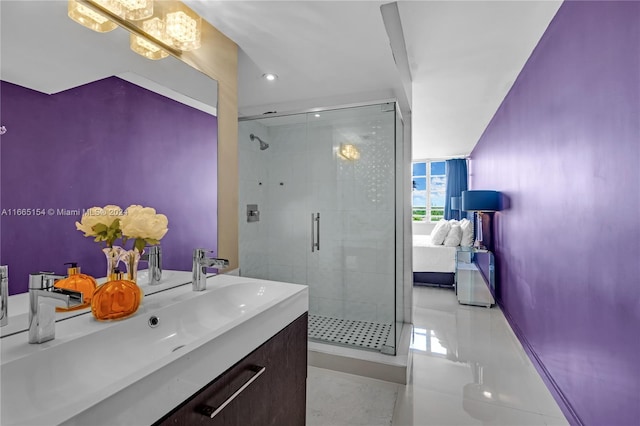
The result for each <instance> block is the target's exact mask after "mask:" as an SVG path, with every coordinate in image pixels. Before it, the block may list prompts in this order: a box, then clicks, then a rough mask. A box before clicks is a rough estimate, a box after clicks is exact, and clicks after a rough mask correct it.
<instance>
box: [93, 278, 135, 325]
mask: <svg viewBox="0 0 640 426" xmlns="http://www.w3.org/2000/svg"><path fill="white" fill-rule="evenodd" d="M143 295H144V293H143V292H142V289H141V288H140V287H138V286H137V285H136V283H134V282H133V281H129V280H126V279H124V278H122V272H120V271H119V270H118V269H115V270H114V272H113V274H111V275H110V276H109V281H107V282H106V283H104V284H102V285H101V286H99V287H98V288H97V289H96V291H95V292H94V293H93V298H92V299H91V313H93V316H94V317H95V318H96V319H97V320H99V321H107V320H115V319H123V318H126V317H128V316H131V315H133V314H134V313H135V312H136V311H137V310H138V307H139V306H140V302H141V301H142V297H143Z"/></svg>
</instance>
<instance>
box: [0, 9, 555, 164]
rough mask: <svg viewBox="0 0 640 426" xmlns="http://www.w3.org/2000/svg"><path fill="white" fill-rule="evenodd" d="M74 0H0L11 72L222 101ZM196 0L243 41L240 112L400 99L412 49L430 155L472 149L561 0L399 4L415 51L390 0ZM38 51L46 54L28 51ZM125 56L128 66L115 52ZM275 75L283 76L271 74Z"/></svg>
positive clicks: (418, 154) (418, 135) (47, 85)
mask: <svg viewBox="0 0 640 426" xmlns="http://www.w3.org/2000/svg"><path fill="white" fill-rule="evenodd" d="M66 3H67V2H66V0H64V1H62V0H54V1H17V0H15V1H7V0H2V1H1V2H0V15H1V19H2V26H1V30H2V34H1V35H2V40H1V41H2V50H1V51H0V65H1V74H0V77H2V79H4V80H7V81H10V82H13V83H16V84H20V85H23V86H26V87H31V88H34V89H36V90H40V91H42V92H45V93H55V92H57V91H60V90H64V89H67V88H69V87H75V86H77V85H80V84H84V83H87V82H89V81H93V80H96V79H99V78H104V77H107V76H109V75H122V76H125V77H126V76H130V77H132V76H133V75H135V74H142V75H145V76H146V77H145V78H143V79H142V81H144V80H145V79H147V80H151V81H152V82H155V83H158V84H155V86H158V87H161V86H165V87H169V88H170V89H171V90H170V91H169V93H168V94H167V95H169V96H170V94H171V92H174V94H175V92H178V93H181V94H184V95H186V96H187V97H189V98H193V99H195V100H196V102H195V103H196V104H197V103H199V102H200V103H202V104H205V105H206V104H208V105H215V99H216V92H215V90H212V89H210V88H211V84H210V83H211V82H210V81H209V80H207V78H206V77H204V76H202V75H201V74H200V73H198V72H196V71H194V70H192V69H190V68H189V67H187V66H185V65H184V64H181V63H180V62H179V61H177V60H174V59H173V58H167V59H164V60H162V61H148V60H146V59H144V58H142V57H140V56H138V55H136V54H135V53H133V52H131V51H130V50H129V49H128V34H127V32H126V31H124V30H122V29H117V30H115V31H113V32H111V33H108V34H98V33H94V32H92V31H90V30H87V29H85V28H83V27H81V26H80V25H78V24H75V23H74V22H72V21H71V20H69V19H68V18H67V17H66ZM185 3H187V4H188V5H190V6H191V7H192V8H194V10H196V11H197V12H199V13H200V14H201V15H202V16H203V17H204V18H205V19H206V20H207V21H209V22H210V23H211V24H213V25H214V26H216V27H217V28H218V29H220V31H222V32H223V33H224V34H226V35H227V36H228V37H230V38H231V39H232V40H234V41H235V42H236V43H237V44H238V45H239V46H240V49H241V50H240V52H239V71H238V73H239V76H238V77H239V89H238V90H239V93H238V96H239V113H240V115H241V116H250V115H258V114H262V113H264V112H267V111H278V112H287V111H301V110H308V109H311V108H313V107H327V106H338V105H345V104H353V103H359V102H369V101H377V100H386V99H390V98H394V97H398V98H400V97H401V96H400V95H399V94H400V93H401V91H402V90H403V86H402V82H401V77H400V73H399V72H398V68H397V67H396V64H395V62H394V53H395V56H396V57H397V58H398V59H399V60H401V58H402V57H403V56H406V55H408V59H409V68H410V71H411V75H412V84H411V85H410V87H411V90H412V93H410V94H408V96H407V98H409V99H412V104H411V109H412V125H413V129H412V130H413V133H412V139H413V157H414V158H415V159H427V158H445V157H452V156H462V155H468V154H469V153H470V152H471V150H472V149H473V147H474V146H475V144H476V142H477V141H478V139H479V138H480V136H481V134H482V132H483V131H484V129H485V128H486V126H487V124H488V123H489V120H490V119H491V117H493V114H494V113H495V111H496V110H497V108H498V107H499V105H500V103H501V102H502V100H503V99H504V96H505V95H506V93H507V92H508V90H509V89H510V87H511V85H512V84H513V82H514V80H515V79H516V77H517V75H518V73H519V72H520V70H521V69H522V67H523V65H524V63H525V62H526V60H527V58H528V57H529V56H530V54H531V52H532V50H533V49H534V47H535V45H536V44H537V42H538V40H539V39H540V37H541V36H542V34H543V33H544V31H545V29H546V28H547V26H548V24H549V22H550V20H551V19H552V18H553V16H554V15H555V13H556V11H557V9H558V7H559V6H560V4H561V1H560V0H551V1H542V0H537V1H516V0H512V1H484V0H476V1H451V0H447V1H444V0H443V1H426V0H425V1H399V2H398V10H399V14H400V19H401V24H402V29H403V34H404V39H405V43H406V52H398V51H396V52H393V51H392V49H391V47H390V41H389V38H388V36H387V33H386V30H385V23H384V22H383V19H382V14H381V12H380V6H382V5H383V4H385V3H388V2H385V1H372V0H364V1H268V0H264V1H216V0H185ZM16 13H20V14H21V15H20V16H18V15H16ZM26 23H29V24H28V25H27V24H26ZM34 29H38V31H35V30H34ZM39 31H43V33H40V32H39ZM20 43H21V44H22V45H21V44H20ZM87 46H91V48H88V47H87ZM394 46H395V44H394ZM35 48H39V49H40V53H39V54H37V55H34V54H26V53H25V52H28V51H31V50H30V49H35ZM121 55H125V57H126V60H125V61H124V62H123V63H120V62H119V60H116V59H115V58H117V57H119V56H121ZM176 67H177V68H176ZM174 68H176V69H175V70H174ZM266 72H273V73H276V74H278V76H279V78H278V80H276V81H275V82H267V81H265V80H263V79H262V78H261V76H262V74H264V73H266ZM131 80H132V81H133V80H136V78H131ZM138 80H140V79H138ZM137 83H138V84H142V83H141V82H140V81H137ZM151 85H152V86H153V84H151ZM203 87H206V89H203ZM149 88H151V87H149ZM212 95H213V96H212ZM205 98H206V99H205Z"/></svg>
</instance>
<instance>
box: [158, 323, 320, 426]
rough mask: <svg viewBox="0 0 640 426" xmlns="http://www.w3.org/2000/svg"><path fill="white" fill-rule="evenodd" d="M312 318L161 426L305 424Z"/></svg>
mask: <svg viewBox="0 0 640 426" xmlns="http://www.w3.org/2000/svg"><path fill="white" fill-rule="evenodd" d="M307 317H308V315H307V314H306V313H305V314H304V315H302V316H300V317H299V318H298V319H296V320H295V321H293V322H292V323H291V324H289V325H288V326H287V327H285V328H284V329H283V330H282V331H280V332H279V333H278V334H276V335H275V336H273V337H272V338H271V339H270V340H268V341H267V342H265V343H264V344H263V345H262V346H260V347H259V348H258V349H256V350H255V351H253V352H252V353H250V354H249V355H247V356H246V357H245V358H244V359H242V360H241V361H240V362H238V363H237V364H236V365H234V366H233V367H231V368H230V369H229V370H227V371H226V372H225V373H223V374H222V375H221V376H219V377H218V378H216V379H215V380H213V381H212V382H211V383H209V384H208V385H207V386H205V387H204V388H203V389H201V390H200V391H198V392H197V393H196V394H195V395H193V396H192V397H191V398H189V399H188V400H186V401H185V402H184V403H183V404H181V405H180V406H178V407H176V408H175V409H174V410H173V411H171V412H170V413H169V414H168V415H167V416H165V417H164V418H162V419H161V420H159V421H158V422H156V423H155V425H189V426H190V425H224V426H233V425H238V426H248V425H256V426H266V425H274V426H275V425H277V426H289V425H291V426H300V425H304V424H305V416H306V377H307ZM211 414H214V416H213V418H211Z"/></svg>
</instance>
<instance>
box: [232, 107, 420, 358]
mask: <svg viewBox="0 0 640 426" xmlns="http://www.w3.org/2000/svg"><path fill="white" fill-rule="evenodd" d="M389 103H391V104H393V105H394V142H393V143H394V149H393V152H394V157H395V158H394V179H395V185H394V199H395V200H394V206H395V209H394V210H395V217H394V229H395V241H394V245H395V254H396V256H395V267H394V321H393V323H392V334H393V348H392V349H391V348H389V347H388V346H387V345H383V347H382V349H381V350H380V353H383V354H386V355H396V354H397V352H398V349H399V345H400V338H401V330H402V327H403V324H405V323H407V322H410V321H407V320H406V318H407V312H406V307H407V303H406V300H405V299H406V289H405V280H406V279H407V278H406V277H407V274H406V268H407V261H406V256H407V251H406V247H405V246H406V245H407V241H406V240H407V231H406V229H405V228H406V223H405V222H406V217H405V216H407V215H409V216H408V217H409V228H408V230H409V231H408V232H409V235H410V234H411V222H410V218H411V216H410V210H407V209H405V208H404V207H405V206H404V205H405V200H404V198H405V195H406V194H405V193H406V191H405V189H406V188H405V186H406V187H407V188H409V186H407V185H409V183H407V182H405V180H406V179H405V175H406V171H407V170H409V167H408V166H407V164H410V161H411V158H410V157H411V155H410V154H411V150H410V148H409V149H406V144H407V141H406V140H405V138H406V131H405V126H406V123H405V120H404V118H403V116H402V112H401V110H400V106H399V103H398V100H397V99H396V98H385V99H382V100H376V101H363V102H354V103H348V104H341V105H336V106H329V107H315V108H307V109H301V110H296V111H286V112H269V113H263V114H260V115H251V116H244V117H239V118H238V122H244V121H252V120H264V119H269V118H277V117H286V116H291V115H302V114H305V115H306V114H311V113H321V112H326V111H335V110H342V109H349V108H358V107H371V106H376V105H382V104H389ZM398 122H399V123H401V124H402V129H401V130H400V132H399V131H398V129H397V123H398ZM398 135H401V136H402V139H399V138H398ZM407 153H408V155H409V157H407ZM405 157H407V158H405ZM407 162H408V163H407ZM405 163H407V164H405ZM241 207H242V206H241ZM409 245H410V240H409ZM409 257H410V252H409ZM408 265H409V267H410V263H409V264H408ZM241 267H242V265H240V268H241ZM399 299H400V300H399ZM321 342H323V343H327V344H332V343H331V342H324V341H321ZM348 347H350V348H354V349H359V350H366V349H365V348H360V347H357V346H348ZM390 349H391V350H390Z"/></svg>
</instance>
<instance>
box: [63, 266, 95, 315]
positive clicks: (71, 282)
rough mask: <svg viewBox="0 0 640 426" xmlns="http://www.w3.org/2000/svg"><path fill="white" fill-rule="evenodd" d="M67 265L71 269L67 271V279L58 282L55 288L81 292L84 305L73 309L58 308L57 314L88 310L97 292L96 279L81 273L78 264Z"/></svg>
mask: <svg viewBox="0 0 640 426" xmlns="http://www.w3.org/2000/svg"><path fill="white" fill-rule="evenodd" d="M65 265H69V268H68V269H67V273H68V276H67V278H63V279H61V280H58V281H56V283H55V285H54V287H56V288H61V289H65V290H73V291H79V292H81V293H82V299H83V302H84V303H82V304H80V305H78V306H74V307H72V308H62V307H59V306H56V312H67V311H75V310H78V309H84V308H88V307H89V306H90V305H91V297H92V296H93V292H94V291H95V290H96V287H97V286H98V283H97V282H96V280H95V278H93V277H91V276H89V275H87V274H82V273H80V267H79V266H78V264H77V263H76V262H68V263H65Z"/></svg>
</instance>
